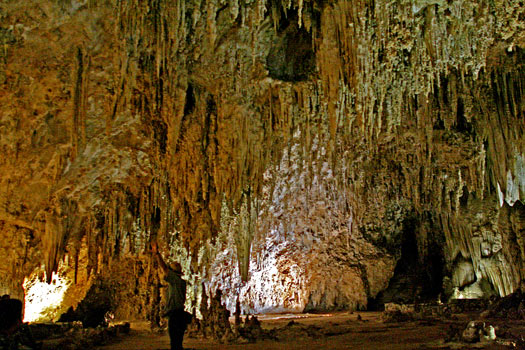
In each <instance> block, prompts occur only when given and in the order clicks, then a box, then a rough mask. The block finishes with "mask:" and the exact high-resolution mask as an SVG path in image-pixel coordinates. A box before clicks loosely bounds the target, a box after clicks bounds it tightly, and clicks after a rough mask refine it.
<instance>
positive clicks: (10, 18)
mask: <svg viewBox="0 0 525 350" xmlns="http://www.w3.org/2000/svg"><path fill="white" fill-rule="evenodd" d="M0 17H1V18H2V21H1V22H0V23H1V24H0V42H1V43H2V45H1V47H0V111H1V112H0V135H1V138H0V152H1V154H2V156H1V157H0V169H1V173H0V174H1V175H0V237H1V238H2V239H1V240H0V256H1V257H2V260H3V262H4V263H3V264H2V266H0V281H1V282H0V292H1V293H10V294H12V295H14V296H18V297H21V296H22V295H23V289H22V286H23V282H24V279H26V278H27V279H28V280H33V281H34V278H35V277H39V278H44V277H45V279H47V280H48V281H52V280H53V278H54V277H53V276H55V275H53V273H54V272H58V273H59V276H60V278H65V279H66V280H67V281H66V282H64V283H66V284H68V285H71V287H70V288H69V289H68V290H69V292H66V293H65V295H64V301H63V302H62V305H61V307H60V308H62V309H67V308H68V307H69V306H71V305H73V306H74V305H76V304H78V302H80V301H81V300H82V299H83V298H84V297H85V296H86V293H88V291H89V290H90V287H91V285H92V284H93V283H94V282H95V281H103V283H104V285H106V284H108V285H114V286H115V290H114V292H112V294H113V295H112V298H113V299H114V300H113V301H112V302H114V303H115V305H116V306H115V308H116V309H117V310H115V312H116V314H119V315H120V316H121V317H126V318H132V317H140V318H149V319H151V320H153V321H158V318H159V308H160V304H161V302H160V301H161V300H162V298H163V294H164V289H163V288H162V286H161V284H160V281H159V276H158V275H157V270H158V269H157V266H156V265H155V262H154V260H153V259H152V258H151V255H150V254H149V249H150V243H149V242H150V241H151V240H156V241H159V243H160V246H161V249H162V253H163V254H165V256H166V257H168V258H172V259H176V260H180V261H182V263H183V266H184V272H185V276H186V278H187V279H188V280H189V282H190V285H191V288H189V290H190V292H189V294H190V295H189V298H188V304H191V303H192V302H196V303H198V302H199V300H200V299H199V298H198V297H197V296H199V295H200V294H201V292H202V283H204V285H205V287H206V288H211V289H212V291H213V290H214V289H215V288H217V287H220V288H221V289H222V290H223V292H224V298H225V299H226V302H227V305H228V306H229V307H230V308H231V309H232V311H233V306H234V305H235V301H236V300H237V296H239V297H240V301H241V304H242V308H243V310H245V311H249V312H254V311H277V310H293V311H302V310H303V309H305V308H306V309H332V308H365V307H367V305H368V304H369V303H370V301H372V300H375V298H387V297H388V296H389V295H391V294H392V293H393V292H392V291H395V290H396V288H401V287H399V286H402V285H403V283H404V282H403V281H408V282H407V283H408V284H409V285H410V288H409V290H408V289H406V288H405V290H406V291H407V296H406V298H408V299H410V298H416V297H419V296H423V297H429V298H430V297H437V296H438V295H439V294H440V293H443V295H444V296H446V297H448V296H451V295H456V296H461V295H463V296H468V295H473V294H472V293H474V292H473V291H471V290H470V289H472V290H474V289H475V290H476V293H478V290H479V291H481V293H482V294H486V293H495V294H498V295H507V294H509V293H511V292H512V291H513V290H516V289H517V288H519V287H520V284H522V283H523V282H522V281H523V280H524V278H525V265H524V264H525V236H524V228H525V208H524V204H523V201H524V199H525V161H524V159H525V158H524V157H525V137H524V129H525V124H524V110H525V101H524V98H523V96H524V93H525V91H524V90H525V69H524V64H525V63H524V62H525V60H524V57H525V53H524V51H523V47H524V46H525V34H524V33H525V28H524V24H523V23H525V21H524V17H525V7H524V6H522V4H521V3H520V1H518V0H511V1H502V0H493V1H474V0H455V1H442V0H406V1H397V2H387V1H345V0H330V1H321V0H286V1H284V0H250V1H241V0H175V1H171V0H170V1H168V0H146V1H138V0H121V1H117V0H46V1H37V0H28V1H23V2H20V1H15V0H9V1H4V2H3V3H2V4H1V5H0ZM55 278H56V277H55ZM35 283H36V282H35ZM101 283H102V282H101ZM389 285H390V287H389ZM396 286H398V287H396ZM387 287H388V288H389V289H388V288H387ZM478 287H479V288H478ZM469 288H470V289H469ZM389 290H390V291H389ZM454 293H455V294H454ZM458 293H459V294H458ZM462 293H463V294H462ZM469 293H470V294H469ZM474 294H475V293H474ZM478 294H479V293H478ZM136 305H140V307H138V308H136V307H135V306H136ZM188 307H190V305H188ZM57 312H58V311H57ZM51 316H52V317H56V316H57V315H51Z"/></svg>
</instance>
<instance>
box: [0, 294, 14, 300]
mask: <svg viewBox="0 0 525 350" xmlns="http://www.w3.org/2000/svg"><path fill="white" fill-rule="evenodd" d="M0 299H1V300H6V299H11V296H10V295H9V294H4V295H2V297H1V298H0Z"/></svg>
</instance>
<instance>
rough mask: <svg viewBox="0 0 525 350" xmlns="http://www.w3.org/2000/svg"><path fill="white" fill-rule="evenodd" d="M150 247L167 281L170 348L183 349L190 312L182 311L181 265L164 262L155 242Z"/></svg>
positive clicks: (184, 297)
mask: <svg viewBox="0 0 525 350" xmlns="http://www.w3.org/2000/svg"><path fill="white" fill-rule="evenodd" d="M151 247H152V251H153V253H154V254H155V256H156V258H157V260H158V262H159V265H160V267H161V268H162V270H163V271H164V273H165V277H164V279H165V280H166V282H168V303H167V305H166V309H165V313H164V316H167V317H168V332H169V335H170V342H171V350H183V347H182V341H183V338H184V332H185V331H186V327H187V325H188V323H190V321H191V314H190V313H188V312H186V311H184V303H185V302H186V281H184V280H183V279H182V267H181V266H180V264H179V263H177V262H174V263H172V264H169V265H168V264H166V263H165V262H164V259H162V256H161V255H160V253H159V252H158V249H157V244H156V243H152V246H151Z"/></svg>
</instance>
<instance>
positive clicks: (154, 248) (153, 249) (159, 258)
mask: <svg viewBox="0 0 525 350" xmlns="http://www.w3.org/2000/svg"><path fill="white" fill-rule="evenodd" d="M151 252H152V253H153V255H154V256H155V258H156V259H157V261H158V262H159V266H160V268H161V269H162V270H163V271H164V272H165V273H166V272H168V265H166V262H165V261H164V259H162V255H160V253H159V249H158V246H157V242H151Z"/></svg>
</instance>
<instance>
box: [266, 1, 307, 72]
mask: <svg viewBox="0 0 525 350" xmlns="http://www.w3.org/2000/svg"><path fill="white" fill-rule="evenodd" d="M297 23H298V20H297V12H296V11H290V12H289V13H288V14H286V15H284V14H281V16H280V20H279V23H278V28H277V37H276V38H275V40H274V42H273V44H272V47H271V48H270V52H269V53H268V56H267V57H266V68H267V69H268V73H269V75H270V76H271V77H272V78H274V79H278V80H282V81H287V82H298V81H304V80H307V79H308V77H309V76H310V75H311V74H312V73H313V72H314V71H315V53H314V50H313V47H312V34H311V33H309V32H308V31H307V30H306V29H305V28H304V27H299V25H298V24H297Z"/></svg>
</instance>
